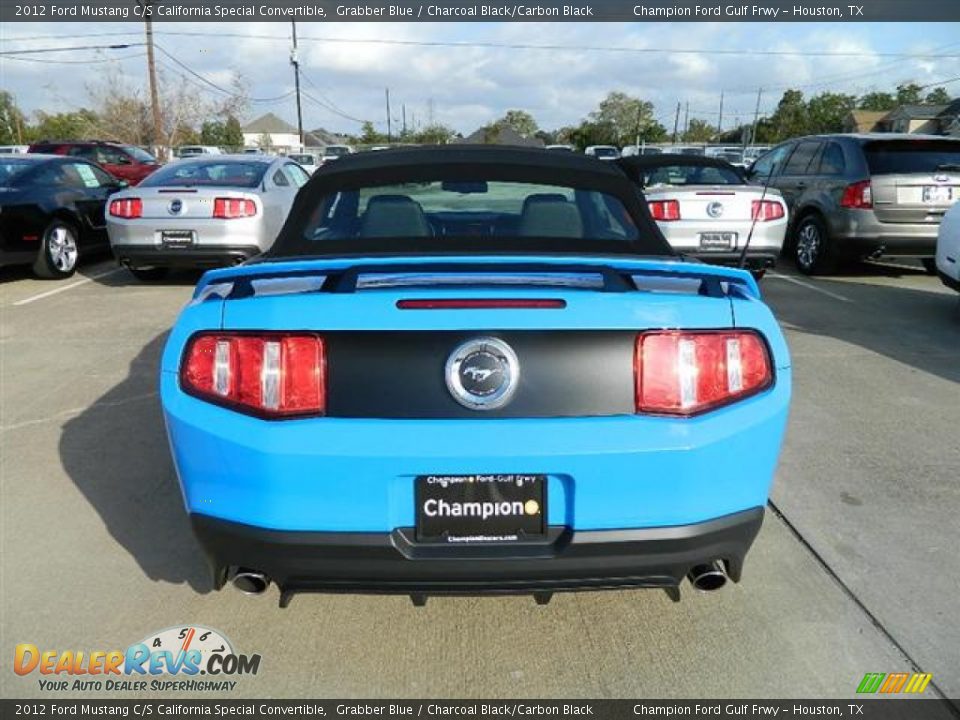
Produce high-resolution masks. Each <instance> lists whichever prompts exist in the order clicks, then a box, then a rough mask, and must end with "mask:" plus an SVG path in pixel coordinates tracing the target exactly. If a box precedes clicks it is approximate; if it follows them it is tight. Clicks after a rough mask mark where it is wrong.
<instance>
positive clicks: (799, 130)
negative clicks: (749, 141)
mask: <svg viewBox="0 0 960 720" xmlns="http://www.w3.org/2000/svg"><path fill="white" fill-rule="evenodd" d="M770 125H771V128H772V130H773V135H774V137H773V138H771V139H770V140H766V141H765V142H777V141H780V140H786V139H787V138H791V137H796V136H798V135H805V134H806V133H807V126H808V123H807V104H806V103H805V102H804V100H803V93H802V92H800V91H799V90H787V91H786V92H785V93H783V97H781V98H780V102H779V103H777V109H776V110H775V111H774V113H773V115H771V116H770ZM759 136H760V132H759V128H758V132H757V137H758V138H759Z"/></svg>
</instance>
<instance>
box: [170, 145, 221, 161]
mask: <svg viewBox="0 0 960 720" xmlns="http://www.w3.org/2000/svg"><path fill="white" fill-rule="evenodd" d="M197 155H223V150H221V149H220V148H218V147H216V146H214V145H183V146H181V147H178V148H177V157H178V158H189V157H196V156H197Z"/></svg>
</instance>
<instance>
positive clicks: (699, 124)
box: [683, 118, 717, 143]
mask: <svg viewBox="0 0 960 720" xmlns="http://www.w3.org/2000/svg"><path fill="white" fill-rule="evenodd" d="M716 134H717V131H716V128H714V127H713V125H711V124H710V123H708V122H707V121H706V120H701V119H700V118H694V119H693V120H691V121H690V124H689V125H687V130H686V132H684V133H683V141H684V142H690V143H707V142H710V140H712V139H713V136H714V135H716Z"/></svg>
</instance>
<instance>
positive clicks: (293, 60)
mask: <svg viewBox="0 0 960 720" xmlns="http://www.w3.org/2000/svg"><path fill="white" fill-rule="evenodd" d="M290 24H291V25H292V26H293V49H292V50H291V51H290V64H291V65H293V82H294V86H295V87H296V90H297V134H298V135H299V137H300V149H301V150H303V148H304V144H303V106H302V105H301V104H300V58H299V57H297V21H296V20H293V21H291V22H290Z"/></svg>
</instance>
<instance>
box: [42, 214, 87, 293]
mask: <svg viewBox="0 0 960 720" xmlns="http://www.w3.org/2000/svg"><path fill="white" fill-rule="evenodd" d="M79 261H80V246H79V233H78V232H77V229H76V228H75V227H74V226H73V225H71V224H70V223H68V222H66V221H64V220H53V221H51V223H50V224H49V225H47V227H46V229H45V230H44V231H43V240H42V241H41V242H40V250H39V252H38V253H37V259H36V260H35V261H34V263H33V272H34V273H35V274H36V275H37V277H41V278H44V279H46V280H59V279H62V278H68V277H70V276H71V275H73V274H74V273H75V272H76V271H77V263H78V262H79Z"/></svg>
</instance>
